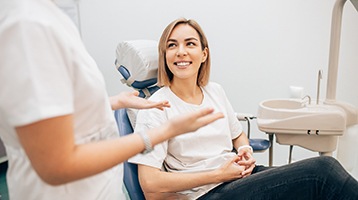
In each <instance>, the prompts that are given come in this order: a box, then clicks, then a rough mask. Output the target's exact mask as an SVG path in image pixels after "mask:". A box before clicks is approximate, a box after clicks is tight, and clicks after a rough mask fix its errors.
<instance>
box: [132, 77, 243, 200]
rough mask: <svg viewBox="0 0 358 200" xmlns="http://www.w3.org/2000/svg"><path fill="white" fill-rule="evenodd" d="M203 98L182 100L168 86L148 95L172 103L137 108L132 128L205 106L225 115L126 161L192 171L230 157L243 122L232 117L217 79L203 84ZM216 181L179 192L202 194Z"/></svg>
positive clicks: (217, 164)
mask: <svg viewBox="0 0 358 200" xmlns="http://www.w3.org/2000/svg"><path fill="white" fill-rule="evenodd" d="M202 90H203V94H204V99H203V101H202V103H201V104H200V105H193V104H189V103H186V102H184V101H183V100H181V99H180V98H179V97H177V96H176V95H175V94H174V93H173V92H172V91H171V90H170V88H169V87H163V88H161V89H159V90H158V91H157V92H155V93H154V94H153V95H152V96H151V97H150V98H149V99H150V100H152V101H162V100H168V101H169V102H170V105H171V107H170V108H167V109H165V110H164V112H163V111H160V110H156V109H149V110H140V111H139V112H138V116H137V121H136V126H135V131H143V130H147V129H150V128H153V127H157V126H159V125H160V124H162V123H164V122H166V121H167V120H169V119H171V118H175V117H176V116H177V115H180V114H183V113H186V112H192V111H195V110H199V109H202V108H206V107H212V108H214V110H215V112H222V113H223V114H224V115H225V118H223V119H219V120H217V121H215V122H213V123H211V124H209V125H207V126H205V127H202V128H200V129H198V130H197V131H195V132H192V133H187V134H183V135H180V136H177V137H174V138H172V139H169V140H168V141H165V142H163V143H160V144H158V145H156V146H155V147H154V150H153V151H152V152H150V153H148V154H138V155H136V156H134V157H132V158H131V159H129V162H132V163H137V164H143V165H147V166H151V167H154V168H157V169H161V168H163V167H164V168H165V170H166V171H169V172H176V173H191V172H203V171H208V170H214V169H217V168H219V167H220V166H221V165H223V164H224V163H226V162H227V161H228V160H229V159H231V158H232V157H233V156H234V155H235V153H233V152H232V149H233V144H232V139H234V138H237V137H238V136H239V135H240V134H241V133H242V126H241V124H240V122H239V121H238V120H237V119H236V118H235V113H234V110H233V108H232V106H231V104H230V103H229V101H228V99H227V97H226V95H225V92H224V90H223V89H222V87H221V86H220V85H218V84H217V83H213V82H210V83H209V84H208V85H207V86H205V87H203V88H202ZM217 185H218V184H210V185H204V186H201V187H197V188H193V189H191V190H186V191H183V192H180V193H181V194H185V195H187V197H189V199H195V198H197V197H199V196H201V195H203V194H205V193H206V192H207V191H209V190H210V189H212V188H214V187H215V186H217Z"/></svg>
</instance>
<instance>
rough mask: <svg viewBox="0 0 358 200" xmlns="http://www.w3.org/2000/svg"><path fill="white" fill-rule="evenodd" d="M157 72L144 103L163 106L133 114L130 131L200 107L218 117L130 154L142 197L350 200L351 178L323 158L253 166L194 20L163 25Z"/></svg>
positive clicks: (356, 193)
mask: <svg viewBox="0 0 358 200" xmlns="http://www.w3.org/2000/svg"><path fill="white" fill-rule="evenodd" d="M158 74H159V84H160V85H161V86H163V87H162V88H161V89H160V90H158V91H157V92H156V93H154V95H153V96H152V97H151V98H150V100H152V101H161V100H163V99H167V100H169V102H170V104H171V107H170V108H166V109H165V110H164V112H159V111H157V110H142V111H140V112H139V113H138V117H137V122H136V124H137V125H136V127H135V130H136V131H146V130H148V129H150V128H154V127H158V126H160V125H161V124H163V123H164V122H165V121H167V120H170V119H174V118H176V116H178V115H180V114H184V113H188V112H193V111H195V110H199V109H201V108H203V107H208V106H209V107H213V108H214V109H215V111H216V112H222V113H223V114H224V116H225V117H224V118H223V119H219V120H217V121H215V122H213V123H211V124H209V125H207V126H205V127H202V128H200V129H198V130H197V131H193V132H191V133H188V134H186V135H181V136H177V137H174V138H171V139H169V140H168V141H165V142H163V143H161V144H159V145H157V146H155V148H154V150H153V151H152V152H150V153H148V154H138V155H137V156H135V157H133V158H131V159H130V162H133V163H137V164H139V165H138V173H139V181H140V184H141V187H142V189H143V192H144V194H145V196H146V198H147V199H166V198H170V197H172V198H176V199H220V200H225V199H227V200H233V199H332V200H333V199H356V198H358V182H357V181H356V180H355V179H353V178H352V177H351V176H350V175H349V174H348V173H347V172H346V171H344V169H343V168H342V166H341V165H339V163H338V162H337V161H336V160H335V159H334V158H331V157H318V158H314V159H308V160H304V161H301V162H296V163H294V164H291V165H287V166H282V167H277V168H272V169H269V168H267V167H264V166H256V165H255V159H254V157H253V155H252V149H251V147H250V146H249V142H248V138H247V137H246V135H245V133H244V132H243V131H242V127H241V125H240V123H239V122H238V120H237V119H236V118H235V115H234V111H233V108H232V106H231V104H230V102H229V101H228V99H227V97H226V95H225V92H224V90H223V88H222V87H221V86H220V85H219V84H217V83H213V82H209V74H210V51H209V45H208V42H207V38H206V37H205V34H204V32H203V30H202V29H201V28H200V26H199V25H198V23H197V22H196V21H194V20H187V19H184V18H181V19H177V20H175V21H173V22H172V23H170V24H169V25H168V26H167V27H166V28H165V30H164V32H163V34H162V36H161V38H160V42H159V70H158ZM233 149H235V150H236V151H237V154H236V153H234V152H233V151H232V150H233Z"/></svg>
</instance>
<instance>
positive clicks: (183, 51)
mask: <svg viewBox="0 0 358 200" xmlns="http://www.w3.org/2000/svg"><path fill="white" fill-rule="evenodd" d="M187 54H188V53H187V51H186V49H185V46H183V45H179V46H178V51H177V53H176V55H177V56H185V55H187Z"/></svg>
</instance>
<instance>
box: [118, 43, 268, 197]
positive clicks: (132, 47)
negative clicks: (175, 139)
mask: <svg viewBox="0 0 358 200" xmlns="http://www.w3.org/2000/svg"><path fill="white" fill-rule="evenodd" d="M157 45H158V43H157V42H156V41H152V40H132V41H124V42H121V43H119V44H118V46H117V51H116V55H117V57H116V61H115V65H116V68H117V70H118V72H119V73H120V74H121V76H122V77H123V78H122V79H121V82H122V83H124V84H126V85H127V86H129V87H132V88H134V89H135V90H137V91H139V96H140V97H143V98H148V97H150V96H151V94H153V93H154V92H156V91H157V90H158V89H159V87H158V86H157V85H156V83H157V69H158V51H157ZM133 113H134V114H133ZM135 114H136V111H135V110H132V109H119V110H116V111H114V115H115V119H116V122H117V126H118V130H119V134H120V136H121V137H122V136H126V135H128V134H131V133H133V128H134V124H135ZM236 117H237V119H238V120H239V121H246V122H247V135H248V137H249V138H250V126H251V124H250V120H253V119H255V117H254V116H252V115H250V114H236ZM249 140H250V145H251V146H252V148H253V150H254V152H263V151H265V150H266V149H268V148H269V147H270V145H271V144H270V142H269V141H268V140H265V139H249ZM123 182H124V185H125V187H126V189H127V192H128V195H129V197H130V198H131V199H132V200H144V199H145V198H144V195H143V191H142V189H141V187H140V184H139V180H138V168H137V165H136V164H132V163H129V162H127V161H126V162H124V177H123Z"/></svg>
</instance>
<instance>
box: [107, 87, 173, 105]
mask: <svg viewBox="0 0 358 200" xmlns="http://www.w3.org/2000/svg"><path fill="white" fill-rule="evenodd" d="M138 95H139V92H138V91H133V92H127V91H125V92H121V93H119V94H117V95H115V96H111V97H109V101H110V103H111V107H112V110H117V109H120V108H135V109H148V108H157V109H159V110H164V108H166V107H170V104H169V102H168V101H160V102H153V101H149V100H147V99H145V98H141V97H138Z"/></svg>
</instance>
